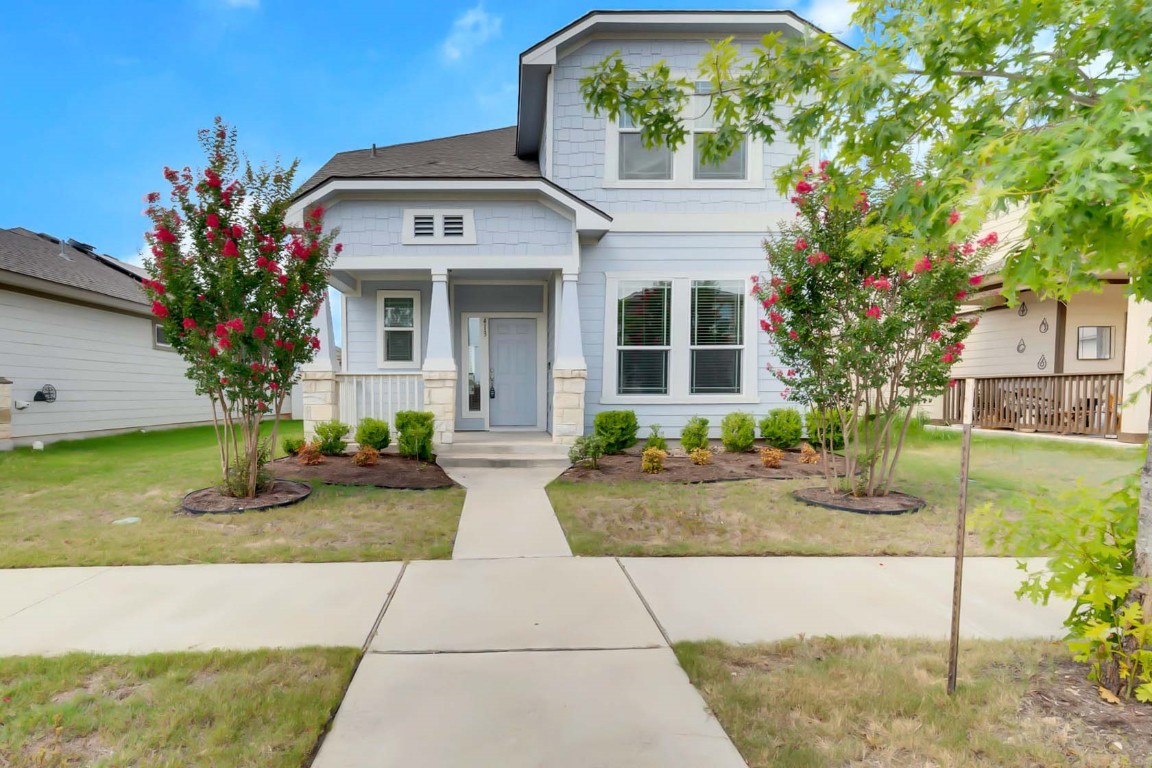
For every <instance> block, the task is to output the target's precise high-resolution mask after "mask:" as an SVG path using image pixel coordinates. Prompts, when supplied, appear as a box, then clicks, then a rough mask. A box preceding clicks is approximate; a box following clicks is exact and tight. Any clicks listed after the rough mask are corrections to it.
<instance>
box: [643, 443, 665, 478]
mask: <svg viewBox="0 0 1152 768" xmlns="http://www.w3.org/2000/svg"><path fill="white" fill-rule="evenodd" d="M666 458H668V451H662V450H660V449H659V448H645V449H644V453H642V454H640V469H642V470H644V471H645V472H646V473H647V474H649V475H658V474H660V473H661V472H663V471H664V459H666Z"/></svg>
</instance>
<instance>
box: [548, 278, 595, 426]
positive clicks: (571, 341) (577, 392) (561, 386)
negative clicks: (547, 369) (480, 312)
mask: <svg viewBox="0 0 1152 768" xmlns="http://www.w3.org/2000/svg"><path fill="white" fill-rule="evenodd" d="M579 277H580V275H579V273H577V272H565V273H564V274H563V286H562V289H561V292H560V306H558V307H557V308H556V361H555V363H554V364H553V365H552V386H553V394H552V442H554V443H571V442H573V441H574V440H575V439H576V438H577V437H579V436H580V435H582V434H584V391H585V386H586V384H587V382H588V364H587V363H586V362H585V360H584V337H583V334H582V333H581V329H580V292H579V288H578V284H577V281H578V279H579Z"/></svg>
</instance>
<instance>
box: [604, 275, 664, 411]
mask: <svg viewBox="0 0 1152 768" xmlns="http://www.w3.org/2000/svg"><path fill="white" fill-rule="evenodd" d="M671 300H672V284H671V283H670V282H668V281H653V282H638V281H631V280H629V281H625V282H621V283H620V284H619V290H618V292H617V301H616V312H617V321H616V326H617V328H616V331H617V332H616V372H617V377H616V380H617V387H616V392H617V393H618V394H621V395H666V394H668V353H669V351H670V349H671V339H672V334H671V303H672V301H671Z"/></svg>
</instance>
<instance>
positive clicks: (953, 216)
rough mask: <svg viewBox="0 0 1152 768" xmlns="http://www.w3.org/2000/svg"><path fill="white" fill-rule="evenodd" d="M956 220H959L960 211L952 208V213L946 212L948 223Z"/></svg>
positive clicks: (953, 222)
mask: <svg viewBox="0 0 1152 768" xmlns="http://www.w3.org/2000/svg"><path fill="white" fill-rule="evenodd" d="M958 221H960V211H958V210H956V209H955V208H953V209H952V213H950V214H948V223H949V224H955V223H956V222H958Z"/></svg>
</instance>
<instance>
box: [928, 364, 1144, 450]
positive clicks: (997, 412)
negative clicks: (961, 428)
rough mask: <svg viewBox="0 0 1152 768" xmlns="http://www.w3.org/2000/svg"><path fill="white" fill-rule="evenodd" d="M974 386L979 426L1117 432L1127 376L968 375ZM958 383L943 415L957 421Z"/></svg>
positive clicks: (947, 396) (1073, 432) (1068, 432)
mask: <svg viewBox="0 0 1152 768" xmlns="http://www.w3.org/2000/svg"><path fill="white" fill-rule="evenodd" d="M967 383H968V384H971V385H974V386H975V388H976V390H975V397H974V398H973V411H972V421H973V423H974V424H975V425H976V426H978V427H987V428H992V429H1018V430H1025V431H1035V432H1053V433H1056V434H1061V435H1115V434H1116V433H1117V432H1119V430H1120V405H1121V403H1122V401H1123V375H1122V374H1119V373H1101V374H1080V373H1064V374H1053V375H1049V376H1005V377H999V378H989V379H969V380H968V382H967ZM963 384H964V382H963V381H962V382H960V383H958V384H957V386H956V387H955V388H954V389H951V390H949V392H947V393H945V395H944V418H945V420H947V421H948V422H950V423H953V424H955V423H959V422H960V421H961V417H962V414H961V413H960V409H961V408H962V404H963V402H964V391H963V389H961V386H962V385H963Z"/></svg>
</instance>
